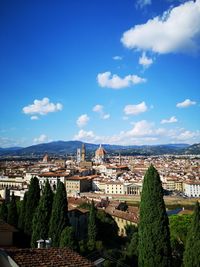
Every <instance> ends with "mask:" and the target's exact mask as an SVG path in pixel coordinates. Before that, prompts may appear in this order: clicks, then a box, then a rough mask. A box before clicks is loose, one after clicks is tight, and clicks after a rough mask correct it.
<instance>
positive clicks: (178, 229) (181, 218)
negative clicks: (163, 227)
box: [169, 214, 191, 266]
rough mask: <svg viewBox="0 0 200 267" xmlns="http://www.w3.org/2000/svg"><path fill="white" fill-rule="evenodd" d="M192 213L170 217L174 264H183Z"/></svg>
mask: <svg viewBox="0 0 200 267" xmlns="http://www.w3.org/2000/svg"><path fill="white" fill-rule="evenodd" d="M190 224H191V215H186V214H183V215H172V216H170V217H169V225H170V237H171V248H172V256H173V265H174V266H181V264H182V261H183V252H184V246H185V242H186V237H187V232H188V229H189V226H190Z"/></svg>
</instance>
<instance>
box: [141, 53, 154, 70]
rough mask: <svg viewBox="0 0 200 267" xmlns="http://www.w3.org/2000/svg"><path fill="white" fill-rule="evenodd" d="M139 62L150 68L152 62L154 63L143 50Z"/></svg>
mask: <svg viewBox="0 0 200 267" xmlns="http://www.w3.org/2000/svg"><path fill="white" fill-rule="evenodd" d="M139 64H140V65H142V66H143V67H144V68H148V67H150V66H151V64H153V59H152V58H148V57H147V56H146V53H145V52H143V53H142V56H141V57H140V58H139Z"/></svg>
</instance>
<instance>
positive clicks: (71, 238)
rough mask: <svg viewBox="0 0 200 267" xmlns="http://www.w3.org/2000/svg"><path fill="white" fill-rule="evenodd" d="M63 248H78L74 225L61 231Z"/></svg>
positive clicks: (61, 245)
mask: <svg viewBox="0 0 200 267" xmlns="http://www.w3.org/2000/svg"><path fill="white" fill-rule="evenodd" d="M59 246H60V247H61V248H64V247H68V248H71V249H74V250H77V242H76V239H75V232H74V229H73V227H72V226H67V227H65V228H64V230H63V231H62V233H61V237H60V245H59Z"/></svg>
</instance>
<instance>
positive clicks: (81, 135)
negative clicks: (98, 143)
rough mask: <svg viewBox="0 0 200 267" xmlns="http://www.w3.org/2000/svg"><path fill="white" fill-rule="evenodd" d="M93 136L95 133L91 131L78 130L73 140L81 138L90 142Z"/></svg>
mask: <svg viewBox="0 0 200 267" xmlns="http://www.w3.org/2000/svg"><path fill="white" fill-rule="evenodd" d="M94 138H95V135H94V133H93V131H84V130H82V129H81V130H80V131H79V132H78V134H76V135H75V136H74V140H82V141H85V142H86V141H88V142H91V141H93V140H94Z"/></svg>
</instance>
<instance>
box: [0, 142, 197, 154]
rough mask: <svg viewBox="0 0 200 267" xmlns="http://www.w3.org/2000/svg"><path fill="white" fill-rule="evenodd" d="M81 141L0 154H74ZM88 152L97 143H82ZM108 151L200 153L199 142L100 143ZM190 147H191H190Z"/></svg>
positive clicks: (11, 150) (1, 150) (38, 145)
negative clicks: (125, 144) (126, 144)
mask: <svg viewBox="0 0 200 267" xmlns="http://www.w3.org/2000/svg"><path fill="white" fill-rule="evenodd" d="M82 144H83V142H82V141H77V140H74V141H62V140H59V141H53V142H49V143H42V144H37V145H32V146H28V147H24V148H21V147H13V148H12V147H11V148H0V155H10V156H12V155H18V156H22V155H31V154H32V155H33V154H34V155H41V154H44V153H49V154H63V155H64V154H75V153H76V151H77V148H81V146H82ZM84 144H85V147H86V150H87V151H88V153H94V151H95V150H96V149H97V148H98V147H99V144H92V143H84ZM102 146H103V147H104V148H105V150H107V151H108V152H109V153H121V154H122V155H126V154H127V155H159V154H176V153H183V154H190V153H191V152H193V153H194V154H200V144H193V145H188V144H184V143H180V144H179V143H178V144H158V145H129V146H124V145H110V144H102ZM190 147H192V148H190Z"/></svg>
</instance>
